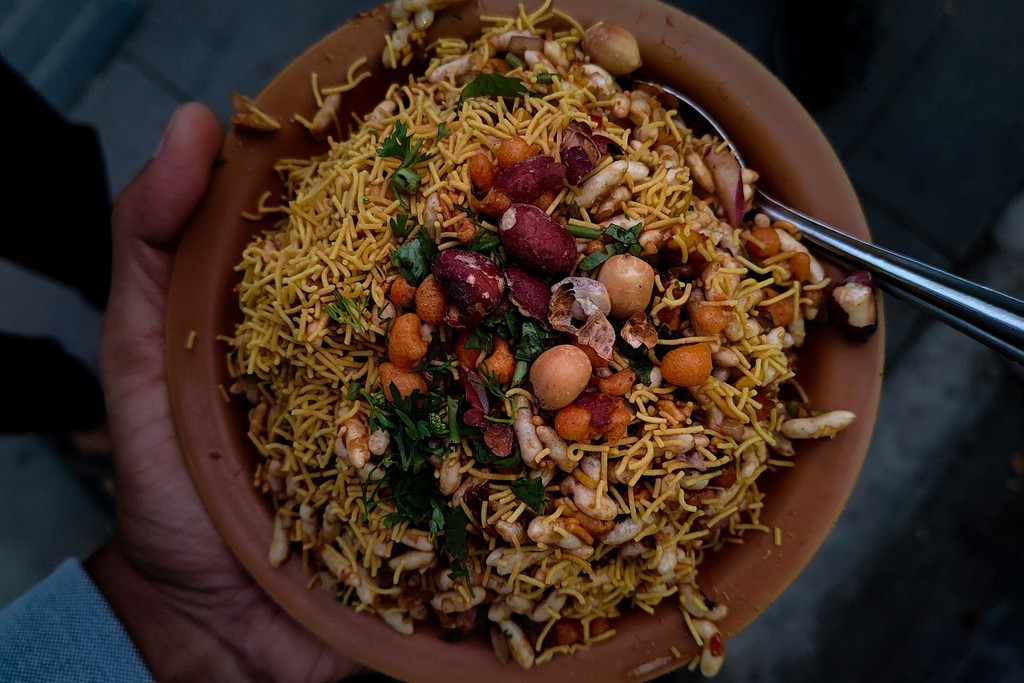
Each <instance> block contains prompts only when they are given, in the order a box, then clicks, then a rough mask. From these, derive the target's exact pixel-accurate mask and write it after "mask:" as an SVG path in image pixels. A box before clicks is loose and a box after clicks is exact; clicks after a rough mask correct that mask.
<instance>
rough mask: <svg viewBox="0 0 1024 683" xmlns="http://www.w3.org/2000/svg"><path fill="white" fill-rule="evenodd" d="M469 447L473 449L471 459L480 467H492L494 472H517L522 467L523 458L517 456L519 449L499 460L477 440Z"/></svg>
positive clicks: (485, 445)
mask: <svg viewBox="0 0 1024 683" xmlns="http://www.w3.org/2000/svg"><path fill="white" fill-rule="evenodd" d="M470 447H471V448H472V449H473V459H474V460H476V461H477V462H478V463H480V464H481V465H486V466H488V467H493V468H494V469H496V470H502V471H505V472H507V471H510V470H517V469H519V468H520V467H522V465H523V458H522V456H521V455H519V449H518V448H517V449H516V450H514V451H513V452H512V455H509V456H507V457H505V458H499V457H498V456H496V455H495V454H494V451H492V450H491V449H490V448H488V447H487V444H485V443H482V442H481V441H479V440H475V441H472V442H470Z"/></svg>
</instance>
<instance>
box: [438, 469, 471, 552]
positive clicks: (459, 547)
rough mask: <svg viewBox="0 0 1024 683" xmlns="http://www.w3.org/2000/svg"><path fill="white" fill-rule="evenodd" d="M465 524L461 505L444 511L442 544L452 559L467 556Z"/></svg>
mask: <svg viewBox="0 0 1024 683" xmlns="http://www.w3.org/2000/svg"><path fill="white" fill-rule="evenodd" d="M452 457H454V456H452ZM467 524H469V517H467V516H466V512H465V510H463V509H462V508H461V507H454V508H448V510H447V511H446V512H445V513H444V529H445V531H444V538H445V542H444V544H445V548H446V549H447V550H448V554H449V555H450V556H451V557H452V559H453V560H465V559H466V558H467V557H469V541H468V536H469V534H468V533H467V532H466V525H467Z"/></svg>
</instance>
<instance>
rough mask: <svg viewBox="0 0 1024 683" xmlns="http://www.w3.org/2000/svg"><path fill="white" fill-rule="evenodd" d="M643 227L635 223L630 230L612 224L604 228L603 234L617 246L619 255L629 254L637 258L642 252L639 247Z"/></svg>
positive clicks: (641, 224)
mask: <svg viewBox="0 0 1024 683" xmlns="http://www.w3.org/2000/svg"><path fill="white" fill-rule="evenodd" d="M643 227H644V226H643V223H637V224H636V225H634V226H633V227H632V228H623V227H620V226H618V225H615V224H614V223H613V224H612V225H609V226H608V227H607V228H605V230H604V234H605V236H606V237H610V238H612V240H613V241H614V242H615V243H616V244H617V245H618V248H619V253H620V254H621V253H626V252H629V253H630V254H632V255H633V256H639V255H640V252H641V251H642V250H643V247H642V246H640V231H641V230H643Z"/></svg>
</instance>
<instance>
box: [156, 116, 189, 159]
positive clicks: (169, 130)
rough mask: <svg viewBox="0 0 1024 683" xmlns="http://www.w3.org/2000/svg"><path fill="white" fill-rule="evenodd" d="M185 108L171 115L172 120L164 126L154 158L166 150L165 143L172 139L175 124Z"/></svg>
mask: <svg viewBox="0 0 1024 683" xmlns="http://www.w3.org/2000/svg"><path fill="white" fill-rule="evenodd" d="M183 108H184V107H183V106H182V107H178V108H177V109H175V110H174V113H173V114H171V118H170V119H168V120H167V125H165V126H164V132H163V135H161V136H160V142H158V143H157V145H156V150H155V151H154V152H153V158H156V157H158V156H160V152H161V151H162V150H163V148H164V143H166V142H167V141H168V140H169V139H170V137H171V134H172V132H173V131H174V123H175V121H177V119H178V116H179V115H180V114H181V110H182V109H183Z"/></svg>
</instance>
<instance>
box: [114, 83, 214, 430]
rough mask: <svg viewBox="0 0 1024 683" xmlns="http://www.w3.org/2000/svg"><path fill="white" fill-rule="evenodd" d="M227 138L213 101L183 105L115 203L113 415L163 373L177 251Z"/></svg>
mask: <svg viewBox="0 0 1024 683" xmlns="http://www.w3.org/2000/svg"><path fill="white" fill-rule="evenodd" d="M221 136H222V130H221V128H220V124H219V122H218V121H217V117H216V115H215V114H214V113H213V112H212V111H211V110H210V109H209V108H208V107H206V106H205V105H202V104H199V103H195V102H192V103H188V104H185V105H183V106H182V107H180V108H179V109H178V110H177V111H176V112H175V113H174V115H173V116H172V117H171V119H170V121H169V122H168V124H167V127H166V129H165V130H164V134H163V139H162V140H161V142H160V145H159V147H158V148H157V152H156V154H155V156H154V157H153V158H152V159H150V161H149V162H148V163H147V164H146V166H145V168H143V169H142V171H141V172H140V173H139V175H138V176H137V177H136V178H135V180H133V181H132V182H131V184H129V185H128V186H127V187H126V188H125V189H124V190H123V191H122V192H121V194H120V195H119V196H118V198H117V200H116V201H115V202H114V209H113V214H112V217H111V227H112V230H113V241H114V254H113V256H114V258H113V271H112V277H111V291H110V299H109V303H108V305H107V312H106V316H105V319H104V326H103V336H102V339H101V344H100V369H101V373H102V375H103V379H104V388H105V390H106V392H107V401H108V409H113V412H112V414H113V415H116V414H118V413H117V409H118V408H123V407H124V406H123V405H121V406H119V405H117V404H118V402H119V400H120V401H121V402H124V401H127V400H129V397H130V396H132V395H133V394H136V396H135V397H136V398H138V396H137V392H138V391H139V390H140V389H141V388H142V386H144V385H149V386H153V384H154V383H158V382H159V380H160V379H162V377H163V348H162V342H161V339H162V336H163V316H164V307H165V305H166V302H167V290H168V287H169V285H170V279H171V270H172V265H173V260H174V249H175V246H176V244H177V241H178V237H179V236H180V234H181V231H182V229H183V227H184V225H185V223H186V222H187V220H188V218H189V216H190V215H191V214H192V212H193V211H194V210H195V208H196V206H197V205H198V203H199V200H200V199H201V198H202V196H203V193H204V192H205V191H206V187H207V184H208V183H209V181H210V174H211V173H212V170H213V163H214V160H215V158H216V156H217V152H218V150H219V148H220V141H221ZM112 419H113V418H112ZM111 426H112V427H113V426H114V425H113V423H112V425H111Z"/></svg>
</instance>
